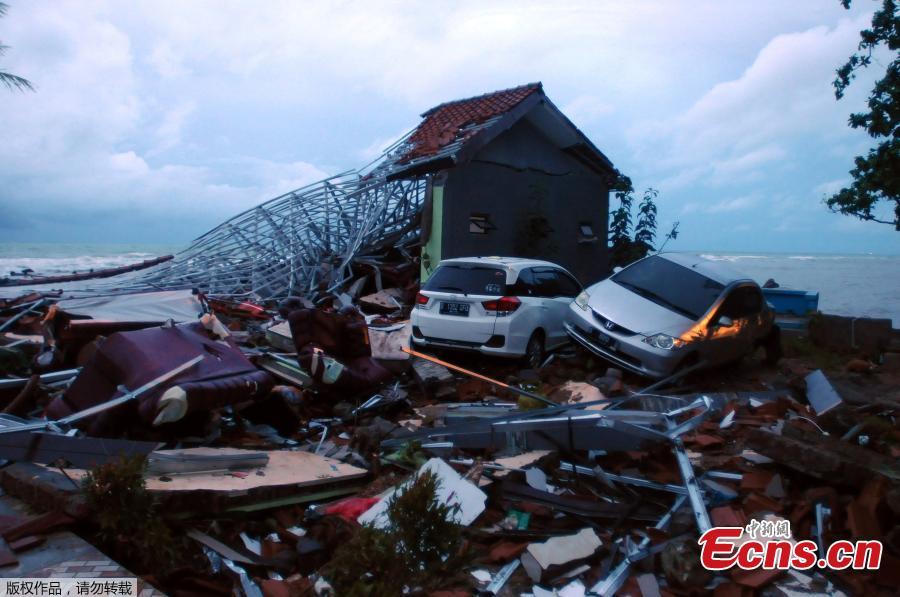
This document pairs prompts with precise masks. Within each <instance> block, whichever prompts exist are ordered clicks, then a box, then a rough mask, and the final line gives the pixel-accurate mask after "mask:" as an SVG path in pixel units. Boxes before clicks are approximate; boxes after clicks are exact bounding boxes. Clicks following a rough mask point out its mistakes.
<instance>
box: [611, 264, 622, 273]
mask: <svg viewBox="0 0 900 597" xmlns="http://www.w3.org/2000/svg"><path fill="white" fill-rule="evenodd" d="M623 269H625V268H623V267H622V266H621V265H617V266H616V267H614V268H613V273H614V274H618V273H619V272H620V271H622V270H623Z"/></svg>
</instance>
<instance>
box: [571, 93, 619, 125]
mask: <svg viewBox="0 0 900 597" xmlns="http://www.w3.org/2000/svg"><path fill="white" fill-rule="evenodd" d="M561 110H562V111H563V113H564V114H565V115H566V116H568V117H569V118H570V119H571V120H572V121H574V122H575V123H576V124H586V123H592V122H596V121H598V120H600V119H601V118H603V117H604V116H608V115H610V114H612V113H614V112H615V111H616V108H615V106H613V105H612V104H610V103H609V102H607V101H604V100H603V99H602V98H600V97H597V96H593V95H580V96H578V97H576V98H575V99H573V100H571V101H570V102H568V103H566V105H565V106H563V107H562V108H561Z"/></svg>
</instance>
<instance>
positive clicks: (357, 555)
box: [322, 472, 468, 596]
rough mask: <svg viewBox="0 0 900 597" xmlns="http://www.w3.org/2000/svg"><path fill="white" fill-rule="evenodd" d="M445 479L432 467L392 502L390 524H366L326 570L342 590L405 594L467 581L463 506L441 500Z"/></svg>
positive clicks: (346, 592) (340, 592)
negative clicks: (460, 518) (458, 515)
mask: <svg viewBox="0 0 900 597" xmlns="http://www.w3.org/2000/svg"><path fill="white" fill-rule="evenodd" d="M438 485H439V480H438V479H437V477H435V476H434V475H433V474H431V473H429V472H426V473H423V474H421V475H419V476H418V478H417V479H416V480H415V481H414V482H413V483H411V484H410V485H409V486H408V487H407V488H406V489H405V490H403V491H400V492H397V494H395V496H394V497H392V498H391V501H390V502H389V503H388V506H387V518H388V521H389V524H388V525H387V528H385V529H379V528H375V527H374V526H371V525H366V526H364V527H362V528H361V529H360V530H359V531H358V532H357V534H356V535H355V536H354V537H353V539H352V540H351V541H349V542H347V543H345V544H344V545H342V546H341V547H340V548H338V550H337V551H336V552H335V554H334V558H333V559H332V560H331V562H329V563H328V564H327V566H325V567H324V568H323V570H322V574H323V576H324V577H325V578H327V579H328V580H329V582H330V583H331V584H332V586H333V587H334V588H335V590H336V591H337V594H338V595H349V596H361V595H400V594H403V593H404V587H407V588H408V589H409V591H410V592H412V593H415V592H424V591H430V590H434V589H438V588H447V587H458V586H465V585H466V583H467V582H468V579H467V577H466V575H465V572H464V570H463V569H464V567H465V564H466V563H467V561H466V558H465V556H462V555H460V554H459V548H460V544H461V541H462V529H461V527H460V526H459V525H458V524H456V523H454V522H452V520H453V516H454V514H455V512H456V509H457V507H451V506H447V505H445V504H442V503H440V502H438V501H437V497H436V496H437V489H438Z"/></svg>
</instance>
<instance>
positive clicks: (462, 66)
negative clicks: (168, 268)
mask: <svg viewBox="0 0 900 597" xmlns="http://www.w3.org/2000/svg"><path fill="white" fill-rule="evenodd" d="M867 10H868V7H867V6H865V5H862V3H854V4H853V10H851V11H844V10H842V9H841V8H840V6H830V5H829V6H825V5H823V4H822V3H820V2H818V1H817V0H811V1H799V0H798V2H791V3H784V2H780V1H777V0H760V1H759V2H753V3H722V2H717V1H713V0H699V1H697V2H691V3H687V2H661V1H651V0H639V1H635V2H629V3H598V2H591V1H581V0H572V1H571V2H566V3H564V4H562V5H553V6H550V5H547V4H546V3H543V2H538V1H531V0H522V1H513V0H501V1H498V2H492V3H488V4H485V3H483V2H478V1H475V0H461V1H449V0H436V1H435V2H429V3H415V2H389V3H367V2H333V3H325V2H322V3H305V4H298V3H296V2H292V1H289V0H271V1H270V2H265V3H262V4H260V5H259V6H254V7H253V9H252V10H249V9H248V8H247V5H246V3H244V2H238V1H229V0H216V1H211V0H210V1H204V0H197V1H196V2H181V1H174V0H160V1H159V2H154V3H152V4H149V3H127V4H126V3H120V2H115V1H112V0H92V1H90V2H84V1H83V0H78V1H77V0H56V1H48V0H34V1H33V2H28V3H25V2H15V3H13V6H12V7H11V10H10V14H9V15H8V16H7V17H6V18H4V20H3V22H2V24H3V27H4V33H3V38H4V42H5V43H7V44H9V45H10V46H12V51H11V52H9V53H8V54H7V55H6V56H4V62H3V65H4V67H8V68H9V70H10V71H12V72H16V73H18V74H22V75H23V76H26V77H28V78H30V79H31V80H32V81H34V83H35V84H36V85H37V88H38V92H37V93H34V94H6V95H4V96H3V97H2V101H3V107H2V109H0V125H2V126H3V130H4V142H3V143H2V144H0V206H4V207H5V208H4V209H0V218H2V219H5V221H6V222H10V221H12V220H13V218H15V221H16V222H19V223H20V224H21V225H20V226H18V232H17V234H18V235H19V238H27V239H31V240H53V238H47V237H46V235H47V234H49V232H48V231H49V230H51V229H50V228H49V227H48V226H49V223H51V222H53V223H55V224H54V226H57V227H56V228H53V229H52V230H53V231H54V233H56V232H59V231H60V230H62V227H63V226H64V225H65V224H66V223H67V222H68V223H69V224H70V228H71V232H72V234H73V235H75V236H77V235H79V234H80V235H81V237H82V238H84V239H86V240H91V239H94V238H97V237H98V231H103V230H106V229H110V228H111V227H113V225H114V226H116V227H117V230H118V229H121V234H122V235H128V234H133V235H137V234H148V235H149V234H150V232H148V231H152V232H153V233H159V234H162V235H166V234H169V235H170V236H171V237H172V238H175V237H177V238H179V239H181V238H186V237H188V236H192V235H197V234H201V233H202V232H204V229H205V228H207V227H209V226H212V225H215V224H216V223H218V222H219V221H221V220H222V219H224V218H226V217H227V216H229V215H231V214H233V213H236V212H238V211H241V210H244V209H247V208H248V207H251V206H252V205H254V204H255V203H256V202H258V201H260V200H264V199H267V198H270V197H272V196H275V195H280V194H282V193H284V192H287V191H290V190H292V189H293V188H296V187H299V186H302V185H304V184H307V183H309V182H312V181H314V180H316V179H318V178H321V177H324V176H326V175H329V174H334V173H337V172H340V171H343V170H346V169H348V168H352V167H356V166H360V165H362V164H363V163H365V162H366V161H368V159H371V158H372V157H375V156H377V155H378V154H379V153H380V152H381V150H382V149H384V147H385V146H387V145H389V144H390V142H391V141H392V140H394V139H395V138H396V137H397V136H398V135H399V134H400V133H398V131H402V132H406V131H408V130H409V129H410V128H412V127H413V126H415V124H417V122H418V116H417V115H418V114H419V113H421V112H422V111H424V110H425V109H427V108H430V107H431V106H433V105H435V104H437V103H440V102H443V101H447V100H450V99H455V98H460V97H465V96H469V95H475V94H480V93H484V92H486V91H490V90H494V89H499V88H503V87H508V86H513V85H518V84H521V83H524V82H528V81H536V80H541V81H543V82H544V84H545V89H546V90H547V92H548V95H549V96H550V98H551V99H552V100H553V101H554V103H555V104H556V105H558V106H560V107H561V108H562V109H563V110H564V112H566V114H568V115H569V116H570V117H571V118H572V119H573V121H574V122H576V123H577V124H578V125H579V127H581V128H582V130H583V131H584V132H585V133H586V134H587V135H588V136H589V137H590V138H591V139H592V140H593V141H594V142H595V144H596V145H597V146H598V147H600V149H601V150H603V151H604V153H606V154H607V155H608V156H609V157H610V158H611V159H612V160H613V162H614V163H615V164H616V166H617V167H619V168H621V169H622V170H623V171H625V172H626V173H627V174H629V175H631V176H632V179H633V180H634V182H635V184H636V186H637V187H638V188H645V187H647V186H653V187H654V188H659V189H660V191H661V193H662V194H661V196H660V200H659V206H660V214H659V218H660V221H661V222H664V221H667V220H668V219H672V216H673V215H675V214H680V213H686V214H690V215H691V219H696V221H695V222H687V221H686V222H685V223H684V229H685V234H684V235H682V237H680V238H679V241H678V242H679V243H680V242H682V241H686V240H687V239H689V238H690V234H692V233H691V232H690V231H691V230H695V231H699V230H702V231H703V232H702V235H703V238H704V239H710V242H725V241H727V242H733V243H737V242H743V241H742V240H741V239H742V238H743V237H741V235H740V234H733V233H730V230H729V229H728V222H727V220H730V219H731V218H733V216H734V214H735V213H739V214H741V216H742V219H743V221H742V222H741V225H743V226H746V225H748V224H755V223H757V222H761V223H763V224H764V225H767V226H768V227H769V228H770V229H771V228H774V225H772V224H771V223H770V222H769V221H768V220H767V219H766V218H769V217H770V214H775V213H777V210H779V209H784V208H783V206H784V205H786V204H787V203H779V202H778V200H777V199H776V197H779V196H790V197H792V198H793V200H795V201H796V205H795V209H796V210H798V211H801V212H803V213H804V214H806V217H807V219H808V220H809V221H810V222H813V223H814V224H815V225H819V224H821V223H822V222H824V221H825V220H822V219H821V218H828V217H834V216H831V215H830V214H827V212H823V210H822V206H821V195H820V194H819V193H818V191H811V189H816V187H817V185H822V184H823V183H824V181H831V180H837V179H838V178H839V177H841V176H844V177H845V176H846V172H847V170H849V168H850V167H852V162H851V159H852V156H853V155H857V154H858V153H861V152H862V151H864V150H865V148H866V147H867V145H866V143H867V139H865V136H864V135H860V134H858V132H855V131H850V130H849V129H848V128H847V126H846V119H847V114H848V113H849V112H851V111H853V110H854V109H856V108H855V106H857V105H858V104H859V101H860V100H861V98H863V97H864V95H865V91H866V85H867V83H866V82H865V81H863V80H860V81H858V82H857V83H855V84H854V89H853V90H852V91H853V92H852V93H851V97H848V98H846V99H845V100H842V102H840V103H839V102H835V101H834V98H833V94H832V91H831V88H830V81H831V79H832V78H833V71H834V69H835V67H836V66H837V65H838V64H840V63H841V62H842V61H843V60H844V59H846V57H847V56H848V55H849V54H850V53H852V52H853V50H854V48H855V47H856V44H857V42H858V31H859V29H860V28H862V26H863V25H865V24H866V23H867V22H868V15H867V14H866V13H867ZM854 102H856V103H854ZM751 196H753V197H759V200H758V202H757V203H756V204H754V205H749V204H748V205H746V206H743V207H742V206H741V204H740V202H737V203H728V202H729V201H731V202H735V201H737V199H740V198H745V197H751ZM723 197H724V198H731V199H723ZM735 198H737V199H735ZM10 206H14V207H10ZM717 206H718V207H717ZM738 208H740V209H738ZM823 214H824V215H823ZM815 218H820V219H815ZM45 224H46V226H45ZM169 229H171V230H172V232H169ZM695 234H699V233H695ZM746 239H747V240H746V242H748V243H761V242H766V239H765V238H764V235H755V236H754V235H750V234H747V235H746ZM870 240H871V239H864V240H860V241H859V242H870ZM842 242H844V241H843V240H842ZM847 242H850V241H849V240H848V241H847ZM880 242H885V241H880Z"/></svg>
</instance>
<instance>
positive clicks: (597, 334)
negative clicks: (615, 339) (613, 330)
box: [594, 330, 612, 346]
mask: <svg viewBox="0 0 900 597" xmlns="http://www.w3.org/2000/svg"><path fill="white" fill-rule="evenodd" d="M594 340H595V341H596V342H597V344H599V345H600V346H609V343H610V342H611V341H612V338H610V337H609V336H608V335H606V334H604V333H603V332H601V331H599V330H594Z"/></svg>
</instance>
